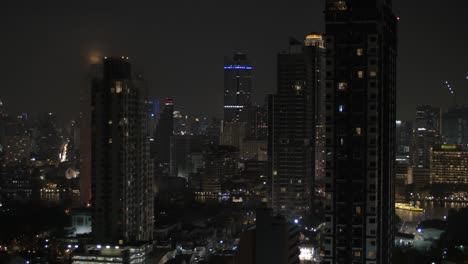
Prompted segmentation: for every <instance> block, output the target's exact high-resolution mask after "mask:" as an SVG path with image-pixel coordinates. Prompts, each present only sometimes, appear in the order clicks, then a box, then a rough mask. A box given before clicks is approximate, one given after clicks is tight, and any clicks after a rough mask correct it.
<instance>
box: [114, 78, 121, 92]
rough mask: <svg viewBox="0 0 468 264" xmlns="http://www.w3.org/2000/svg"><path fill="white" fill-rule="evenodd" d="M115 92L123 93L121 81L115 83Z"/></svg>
mask: <svg viewBox="0 0 468 264" xmlns="http://www.w3.org/2000/svg"><path fill="white" fill-rule="evenodd" d="M115 92H116V93H121V92H122V82H120V81H117V82H115Z"/></svg>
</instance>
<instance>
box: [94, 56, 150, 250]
mask: <svg viewBox="0 0 468 264" xmlns="http://www.w3.org/2000/svg"><path fill="white" fill-rule="evenodd" d="M102 63H103V67H102V72H101V74H100V75H99V76H96V77H95V78H93V79H92V91H91V92H92V96H91V98H92V113H91V117H92V131H93V133H92V208H93V233H94V236H95V238H96V241H98V242H100V243H114V244H115V243H119V244H121V243H131V242H135V241H149V240H151V239H152V235H153V222H154V216H153V192H152V191H153V190H152V188H153V181H152V174H153V173H152V172H153V171H152V163H151V160H150V157H149V135H148V106H147V103H146V96H147V94H146V93H147V91H146V85H145V82H144V80H143V78H142V76H141V74H136V73H134V72H132V67H131V64H130V62H129V61H128V58H125V57H122V58H104V60H103V62H102Z"/></svg>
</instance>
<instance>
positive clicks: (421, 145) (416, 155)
mask: <svg viewBox="0 0 468 264" xmlns="http://www.w3.org/2000/svg"><path fill="white" fill-rule="evenodd" d="M440 143H441V142H440V137H439V136H438V135H437V134H436V132H435V131H433V130H426V129H425V128H417V129H416V130H415V131H414V136H413V144H412V146H411V152H410V158H411V165H412V166H413V167H417V168H427V169H429V167H430V161H431V148H433V147H434V146H437V145H439V144H440Z"/></svg>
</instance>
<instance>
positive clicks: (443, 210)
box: [396, 201, 468, 222]
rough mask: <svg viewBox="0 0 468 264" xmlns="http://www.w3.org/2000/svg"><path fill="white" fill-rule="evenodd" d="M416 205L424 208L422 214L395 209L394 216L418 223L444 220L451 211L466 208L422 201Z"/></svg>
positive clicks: (458, 205) (465, 204) (464, 205)
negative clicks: (428, 220) (429, 220)
mask: <svg viewBox="0 0 468 264" xmlns="http://www.w3.org/2000/svg"><path fill="white" fill-rule="evenodd" d="M416 205H418V206H419V207H421V208H424V212H412V211H407V210H401V209H396V214H397V215H398V216H399V217H400V218H401V219H402V220H403V221H404V222H420V221H423V220H427V219H444V216H447V215H448V212H449V211H450V210H451V209H455V210H458V209H460V208H465V207H466V206H468V203H454V202H431V201H423V202H417V203H416Z"/></svg>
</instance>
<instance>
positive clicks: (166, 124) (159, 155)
mask: <svg viewBox="0 0 468 264" xmlns="http://www.w3.org/2000/svg"><path fill="white" fill-rule="evenodd" d="M163 104H164V108H163V110H162V113H161V118H160V119H159V123H158V126H157V128H156V137H155V139H154V140H155V141H156V144H155V149H154V152H153V155H152V158H154V159H155V160H156V163H157V165H158V166H163V167H168V166H169V161H170V140H171V136H172V135H173V133H174V100H172V99H169V98H168V99H166V100H164V103H163Z"/></svg>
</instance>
